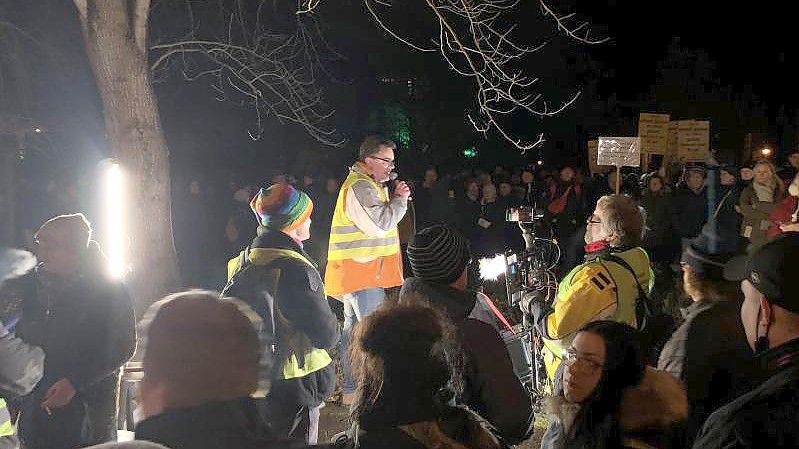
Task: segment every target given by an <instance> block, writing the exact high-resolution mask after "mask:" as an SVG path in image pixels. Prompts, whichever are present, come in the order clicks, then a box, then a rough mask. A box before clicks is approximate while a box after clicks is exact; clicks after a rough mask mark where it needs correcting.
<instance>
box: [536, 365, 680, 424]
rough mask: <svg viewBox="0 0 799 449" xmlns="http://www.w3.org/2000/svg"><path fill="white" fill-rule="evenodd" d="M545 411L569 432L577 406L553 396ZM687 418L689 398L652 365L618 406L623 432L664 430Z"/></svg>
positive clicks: (667, 376) (676, 381) (666, 374)
mask: <svg viewBox="0 0 799 449" xmlns="http://www.w3.org/2000/svg"><path fill="white" fill-rule="evenodd" d="M547 411H548V413H549V415H550V416H551V417H553V418H555V419H556V420H558V421H559V422H560V423H561V425H562V426H563V427H564V430H565V433H568V431H569V430H570V428H571V425H572V424H573V422H574V418H575V416H576V414H577V412H578V411H579V405H576V404H572V403H570V402H568V401H566V398H564V397H563V396H555V397H550V398H549V400H548V402H547ZM687 417H688V397H687V395H686V393H685V389H684V388H683V386H682V384H681V383H680V382H679V381H678V380H677V379H675V378H674V377H673V376H672V375H670V374H669V373H667V372H665V371H658V370H656V369H654V368H651V367H647V369H646V372H645V373H644V378H643V380H642V381H641V383H640V384H638V385H637V386H635V387H630V388H628V389H627V390H626V391H625V392H624V396H623V397H622V401H621V405H620V406H619V423H620V424H621V427H622V430H623V431H624V432H625V433H638V432H647V431H652V430H659V429H665V428H667V427H669V426H670V425H672V424H674V423H677V422H679V421H683V420H685V419H686V418H687Z"/></svg>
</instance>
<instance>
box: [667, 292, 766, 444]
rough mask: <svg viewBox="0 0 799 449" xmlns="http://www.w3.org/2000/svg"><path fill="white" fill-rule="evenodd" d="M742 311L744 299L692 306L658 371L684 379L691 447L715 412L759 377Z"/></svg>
mask: <svg viewBox="0 0 799 449" xmlns="http://www.w3.org/2000/svg"><path fill="white" fill-rule="evenodd" d="M740 310H741V305H740V302H739V301H725V302H715V303H709V302H695V303H693V304H691V306H690V307H688V308H687V310H686V319H685V321H684V322H683V324H682V325H681V326H680V327H679V328H678V329H677V331H676V332H674V334H673V335H672V337H671V339H670V340H669V341H668V342H667V343H666V345H665V346H664V347H663V351H662V352H661V353H660V360H659V361H658V369H659V370H662V371H665V372H668V373H669V374H671V375H673V376H674V377H675V378H676V379H678V380H680V381H681V382H683V384H684V385H685V388H686V392H687V395H688V403H689V404H690V407H689V413H688V420H687V421H686V425H685V432H684V438H685V442H686V446H690V444H691V443H692V442H693V440H694V438H695V437H696V434H697V433H699V430H700V429H701V428H702V424H704V422H705V420H706V419H707V417H708V416H710V414H711V413H713V412H714V411H715V410H716V409H718V408H720V407H721V406H723V405H724V404H727V403H728V402H730V401H732V400H733V399H735V398H736V397H738V396H739V395H741V394H743V393H745V392H747V391H749V390H750V389H751V387H752V386H753V384H754V380H755V379H756V369H755V368H756V365H755V363H753V362H754V360H753V359H752V351H751V349H749V347H748V346H747V344H746V335H745V334H744V330H743V327H742V325H741V320H740Z"/></svg>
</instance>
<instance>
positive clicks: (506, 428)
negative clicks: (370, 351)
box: [400, 278, 535, 444]
mask: <svg viewBox="0 0 799 449" xmlns="http://www.w3.org/2000/svg"><path fill="white" fill-rule="evenodd" d="M412 301H426V302H428V303H429V304H430V305H432V306H433V307H437V308H438V309H440V310H441V311H443V312H444V314H446V316H447V317H448V318H449V319H450V320H451V321H452V322H453V324H454V325H455V327H456V328H457V330H458V334H459V336H460V339H461V345H462V348H463V350H464V352H465V356H466V357H465V359H466V360H465V362H466V366H465V373H464V374H465V375H464V380H465V387H464V392H463V394H462V396H461V397H460V398H457V399H458V402H459V403H462V404H465V405H467V406H469V408H471V409H472V410H474V411H475V412H477V413H478V414H479V415H480V416H482V417H483V418H485V419H486V420H488V422H490V423H491V424H492V425H493V426H494V427H495V428H496V429H497V431H498V432H499V434H500V435H502V437H503V438H504V439H505V440H506V441H508V442H509V443H511V444H516V443H517V442H521V441H523V440H525V439H527V438H528V437H529V436H530V435H531V432H532V425H533V420H534V418H535V416H534V414H533V409H532V403H531V400H530V396H529V395H528V394H527V392H526V391H525V389H524V387H523V386H522V383H521V381H520V380H519V378H518V377H517V376H516V374H515V372H514V371H513V363H512V362H511V359H510V355H509V354H508V351H507V348H506V346H505V344H504V343H503V341H502V338H501V337H500V336H499V334H498V333H497V331H496V330H495V329H494V328H493V327H492V326H491V325H489V324H486V323H484V322H482V321H480V320H478V319H477V318H475V316H476V314H475V312H474V309H475V304H476V301H477V296H476V294H475V293H474V292H469V291H460V290H456V289H454V288H452V287H450V286H448V285H443V284H434V283H428V282H425V281H423V280H421V279H419V278H408V279H406V280H405V283H404V284H403V286H402V289H401V290H400V302H412Z"/></svg>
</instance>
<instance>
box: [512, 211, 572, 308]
mask: <svg viewBox="0 0 799 449" xmlns="http://www.w3.org/2000/svg"><path fill="white" fill-rule="evenodd" d="M506 220H507V221H508V222H512V223H518V224H519V228H520V229H521V231H522V238H524V243H525V248H524V251H522V252H521V253H519V254H516V253H514V252H513V250H508V251H506V253H505V288H506V289H507V293H508V300H509V301H510V304H511V305H516V304H519V303H520V301H521V300H522V297H523V296H524V294H525V293H529V292H534V291H535V292H544V293H545V294H546V296H548V291H549V290H550V289H553V287H556V285H557V280H556V278H555V275H554V273H552V269H553V268H554V267H555V265H557V263H558V261H559V259H560V248H559V247H558V243H557V241H556V240H555V239H554V238H553V237H552V231H551V229H549V228H548V226H547V225H546V223H545V221H544V211H543V210H542V209H536V208H535V207H531V206H522V207H518V208H511V209H508V210H507V212H506ZM547 231H548V232H547ZM544 234H548V235H547V236H546V237H544V236H543V235H544ZM553 290H554V289H553Z"/></svg>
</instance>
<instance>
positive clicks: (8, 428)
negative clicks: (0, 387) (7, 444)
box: [0, 398, 14, 438]
mask: <svg viewBox="0 0 799 449" xmlns="http://www.w3.org/2000/svg"><path fill="white" fill-rule="evenodd" d="M11 435H14V425H13V424H11V414H10V413H9V412H8V407H7V406H6V401H5V400H4V399H2V398H0V438H2V437H8V436H11Z"/></svg>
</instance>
